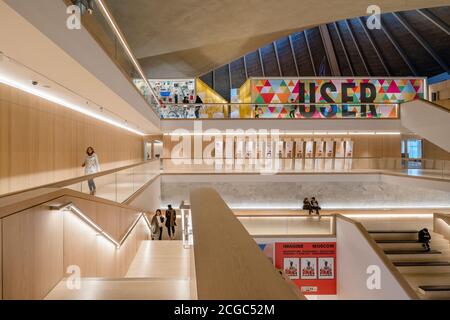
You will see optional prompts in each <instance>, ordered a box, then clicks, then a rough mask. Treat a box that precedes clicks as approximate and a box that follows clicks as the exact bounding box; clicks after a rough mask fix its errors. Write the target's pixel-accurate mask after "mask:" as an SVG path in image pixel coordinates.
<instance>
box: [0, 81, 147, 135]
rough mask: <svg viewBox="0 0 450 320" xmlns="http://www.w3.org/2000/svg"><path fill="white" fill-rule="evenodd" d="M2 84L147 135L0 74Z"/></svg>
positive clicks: (138, 133)
mask: <svg viewBox="0 0 450 320" xmlns="http://www.w3.org/2000/svg"><path fill="white" fill-rule="evenodd" d="M0 82H1V83H3V84H6V85H8V86H10V87H13V88H16V89H19V90H21V91H25V92H27V93H29V94H32V95H34V96H37V97H40V98H42V99H45V100H48V101H50V102H53V103H56V104H58V105H60V106H63V107H66V108H68V109H71V110H74V111H77V112H80V113H82V114H85V115H87V116H89V117H92V118H94V119H97V120H100V121H103V122H106V123H108V124H111V125H113V126H116V127H119V128H121V129H125V130H127V131H130V132H133V133H135V134H137V135H140V136H144V135H145V133H143V132H141V131H139V130H136V129H133V128H131V127H129V126H126V125H125V124H122V123H120V122H117V121H115V120H112V119H110V118H107V117H104V116H102V115H100V114H98V113H95V112H92V111H90V110H88V109H86V108H83V107H80V106H78V105H76V104H74V103H71V102H69V101H66V100H63V99H61V98H58V97H56V96H53V95H51V94H48V93H46V92H43V91H41V90H37V89H34V88H31V87H29V86H26V85H24V84H21V83H19V82H17V81H15V80H12V79H10V78H7V77H5V76H4V75H2V74H0Z"/></svg>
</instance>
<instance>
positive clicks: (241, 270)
mask: <svg viewBox="0 0 450 320" xmlns="http://www.w3.org/2000/svg"><path fill="white" fill-rule="evenodd" d="M190 204H191V211H192V226H193V235H194V256H195V271H196V280H197V297H198V298H199V299H220V300H229V299H246V300H266V299H285V300H298V299H305V298H304V296H303V295H300V296H299V294H297V292H295V291H294V290H293V289H292V287H291V286H290V285H289V284H288V283H287V282H286V281H285V280H284V279H283V278H282V277H281V276H280V274H279V273H278V272H277V271H276V270H275V268H274V267H273V265H272V264H271V263H270V261H269V259H267V257H266V256H265V255H264V253H263V252H262V251H261V250H260V249H259V247H258V245H257V244H256V242H255V241H254V240H253V239H252V237H251V236H250V235H249V233H248V232H247V230H246V229H245V228H244V226H243V225H242V224H241V223H240V222H239V221H238V220H237V218H236V217H235V216H234V214H233V212H232V211H231V209H230V208H229V207H228V206H227V205H226V203H225V202H224V201H223V199H222V198H221V197H220V195H219V194H218V193H217V192H216V191H215V190H214V189H212V188H200V189H195V190H192V191H191V193H190Z"/></svg>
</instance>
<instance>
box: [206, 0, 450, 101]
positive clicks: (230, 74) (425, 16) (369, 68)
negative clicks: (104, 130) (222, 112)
mask: <svg viewBox="0 0 450 320" xmlns="http://www.w3.org/2000/svg"><path fill="white" fill-rule="evenodd" d="M366 20H367V18H366V17H360V18H353V19H346V20H340V21H337V22H332V23H328V24H325V25H321V26H318V27H314V28H310V29H306V30H304V31H302V32H294V33H292V34H290V35H289V36H287V37H281V38H280V39H278V40H276V41H274V42H271V43H269V44H267V45H265V46H263V47H261V48H259V49H257V50H255V51H252V52H250V53H248V54H246V55H244V56H242V57H240V58H238V59H236V60H234V61H232V62H230V63H228V64H225V65H223V66H221V67H219V68H216V69H214V70H213V71H211V72H208V73H206V74H204V75H202V76H201V79H202V80H203V81H205V82H206V83H207V84H208V85H210V86H211V87H212V88H214V89H215V90H216V91H217V92H219V94H221V95H222V96H223V97H224V98H226V99H229V98H230V88H239V87H240V86H241V85H242V84H243V83H244V82H245V80H246V79H247V78H249V77H280V76H281V77H297V76H426V77H430V76H434V75H437V74H441V73H444V72H448V71H449V65H450V6H447V7H437V8H429V9H420V10H411V11H403V12H395V13H384V14H382V16H381V22H382V28H381V30H378V29H374V30H369V29H368V28H367V25H366ZM333 61H335V63H333Z"/></svg>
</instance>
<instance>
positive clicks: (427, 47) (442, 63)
mask: <svg viewBox="0 0 450 320" xmlns="http://www.w3.org/2000/svg"><path fill="white" fill-rule="evenodd" d="M392 15H393V16H394V17H395V18H397V20H398V21H399V22H400V23H401V24H402V25H403V27H404V28H405V29H406V30H408V32H409V33H411V35H412V36H413V37H414V38H415V39H416V40H417V42H419V43H420V45H421V46H422V47H423V48H424V49H425V50H426V51H427V52H428V53H429V54H430V55H431V56H432V57H433V59H434V60H435V61H436V62H437V63H438V64H439V65H440V66H441V68H442V69H443V70H444V71H445V72H448V65H447V63H446V62H445V61H444V60H442V58H441V57H440V56H439V55H438V54H437V53H436V51H434V50H433V48H432V47H431V46H430V45H429V44H428V42H426V41H425V39H424V38H423V37H422V36H421V35H420V34H418V33H417V31H416V30H415V29H413V28H412V27H411V26H410V24H409V23H408V22H407V21H406V20H405V19H404V18H403V17H402V16H401V15H400V14H399V13H396V12H392Z"/></svg>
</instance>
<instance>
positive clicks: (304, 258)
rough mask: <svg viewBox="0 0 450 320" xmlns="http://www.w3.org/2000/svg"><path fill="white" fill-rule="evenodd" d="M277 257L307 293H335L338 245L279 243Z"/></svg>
mask: <svg viewBox="0 0 450 320" xmlns="http://www.w3.org/2000/svg"><path fill="white" fill-rule="evenodd" d="M274 258H275V259H274V261H275V267H276V268H277V269H282V270H283V271H284V273H285V274H286V275H287V276H288V277H289V278H290V279H291V280H292V281H293V282H294V283H295V284H296V285H297V286H298V287H299V288H300V290H301V291H302V292H303V293H304V294H313V295H316V294H318V295H322V294H328V295H333V294H336V242H277V243H275V257H274Z"/></svg>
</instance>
